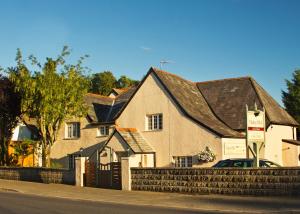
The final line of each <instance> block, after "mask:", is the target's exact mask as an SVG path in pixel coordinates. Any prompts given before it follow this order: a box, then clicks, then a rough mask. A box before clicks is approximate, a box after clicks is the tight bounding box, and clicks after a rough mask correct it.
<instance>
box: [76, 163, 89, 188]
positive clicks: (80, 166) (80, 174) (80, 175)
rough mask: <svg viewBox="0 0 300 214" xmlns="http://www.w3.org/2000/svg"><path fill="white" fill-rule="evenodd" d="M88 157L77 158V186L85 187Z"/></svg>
mask: <svg viewBox="0 0 300 214" xmlns="http://www.w3.org/2000/svg"><path fill="white" fill-rule="evenodd" d="M86 160H87V157H76V158H75V185H76V186H79V187H83V186H84V173H85V161H86Z"/></svg>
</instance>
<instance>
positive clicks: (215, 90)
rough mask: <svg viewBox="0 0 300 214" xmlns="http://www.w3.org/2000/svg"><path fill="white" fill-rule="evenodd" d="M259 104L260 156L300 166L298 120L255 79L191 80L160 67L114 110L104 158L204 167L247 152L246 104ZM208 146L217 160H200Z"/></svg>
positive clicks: (149, 164) (150, 164)
mask: <svg viewBox="0 0 300 214" xmlns="http://www.w3.org/2000/svg"><path fill="white" fill-rule="evenodd" d="M255 103H256V104H257V105H258V108H260V109H262V108H265V111H266V142H265V144H264V146H263V147H262V148H260V157H262V158H266V159H269V160H272V161H275V162H277V163H279V164H282V165H283V166H299V165H300V162H299V151H300V150H299V145H300V142H299V141H297V139H296V129H297V127H298V125H299V124H298V123H297V122H296V121H295V120H294V119H293V118H292V117H291V116H290V115H289V114H288V113H287V112H286V111H285V110H284V109H283V108H282V107H281V106H280V105H279V104H278V103H277V102H276V101H275V100H274V99H273V98H272V97H271V96H270V95H269V94H268V93H267V92H266V91H265V90H264V89H263V88H262V87H261V86H260V85H259V84H258V83H257V82H256V81H255V80H254V79H253V78H251V77H242V78H232V79H223V80H216V81H207V82H191V81H188V80H185V79H183V78H181V77H179V76H177V75H174V74H171V73H168V72H165V71H162V70H159V69H156V68H150V70H149V72H148V73H147V75H146V76H145V77H144V79H143V80H142V81H141V83H140V84H139V86H138V87H137V88H136V89H135V90H134V91H133V93H132V94H131V96H130V97H129V99H128V101H127V102H124V104H122V107H120V109H118V110H117V111H116V112H114V113H113V114H112V115H113V121H114V126H115V128H114V129H113V131H112V133H110V136H109V138H108V140H107V141H106V142H105V144H103V145H102V149H101V153H100V161H101V163H107V162H112V161H113V162H119V161H120V160H121V158H122V157H124V156H128V157H129V158H130V161H131V162H132V164H131V166H142V167H153V166H156V167H172V166H175V167H204V166H211V165H212V164H214V163H215V162H217V161H218V160H221V159H226V158H243V157H246V141H245V130H246V118H245V115H246V107H245V106H246V104H247V105H248V106H249V107H250V108H253V106H254V104H255ZM112 106H115V105H112ZM111 111H114V107H111V108H110V110H107V112H109V115H110V114H111ZM103 114H106V113H103ZM206 148H209V149H210V150H211V151H212V152H213V153H214V154H215V155H216V159H215V161H214V162H208V163H206V162H202V161H199V159H198V154H199V153H200V152H201V151H204V150H205V149H206Z"/></svg>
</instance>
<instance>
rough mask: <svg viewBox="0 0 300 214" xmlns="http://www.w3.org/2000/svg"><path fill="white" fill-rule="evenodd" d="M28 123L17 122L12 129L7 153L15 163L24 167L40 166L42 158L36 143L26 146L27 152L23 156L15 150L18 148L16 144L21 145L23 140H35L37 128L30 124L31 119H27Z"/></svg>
mask: <svg viewBox="0 0 300 214" xmlns="http://www.w3.org/2000/svg"><path fill="white" fill-rule="evenodd" d="M27 122H28V123H27V124H26V125H25V124H24V123H23V122H19V123H18V125H17V126H16V127H15V128H14V129H13V135H12V137H11V140H10V144H9V148H8V153H9V155H11V156H12V157H13V158H14V159H15V161H16V164H17V165H19V166H24V167H34V166H41V165H42V159H41V157H40V155H39V153H40V149H39V146H38V145H30V146H28V149H29V151H28V153H27V154H26V155H25V156H24V155H22V154H18V152H17V151H16V150H18V148H20V147H18V145H21V144H22V143H23V142H24V141H26V140H27V141H28V140H29V141H32V142H34V141H37V136H38V133H37V130H36V127H35V126H34V125H33V124H32V121H27Z"/></svg>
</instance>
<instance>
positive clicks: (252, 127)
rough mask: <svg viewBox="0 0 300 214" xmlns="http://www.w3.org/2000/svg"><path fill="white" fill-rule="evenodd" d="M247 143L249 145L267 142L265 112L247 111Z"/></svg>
mask: <svg viewBox="0 0 300 214" xmlns="http://www.w3.org/2000/svg"><path fill="white" fill-rule="evenodd" d="M247 141H248V143H263V142H265V112H264V111H260V110H256V111H247Z"/></svg>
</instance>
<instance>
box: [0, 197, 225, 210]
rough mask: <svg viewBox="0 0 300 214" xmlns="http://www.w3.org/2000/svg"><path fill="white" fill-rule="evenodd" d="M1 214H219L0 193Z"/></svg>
mask: <svg viewBox="0 0 300 214" xmlns="http://www.w3.org/2000/svg"><path fill="white" fill-rule="evenodd" d="M0 213H1V214H29V213H30V214H41V213H42V214H50V213H55V214H77V213H78V214H79V213H80V214H85V213H88V214H93V213H97V214H98V213H100V214H101V213H105V214H112V213H116V214H118V213H122V214H123V213H124V214H127V213H128V214H135V213H136V214H138V213H139V214H140V213H145V214H147V213H159V214H177V213H183V214H184V213H186V214H191V213H220V212H217V211H205V210H204V211H195V210H188V209H174V208H160V207H152V206H133V205H123V204H116V203H103V202H92V201H84V200H70V199H65V198H54V197H42V196H35V195H27V194H23V193H11V192H0Z"/></svg>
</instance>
